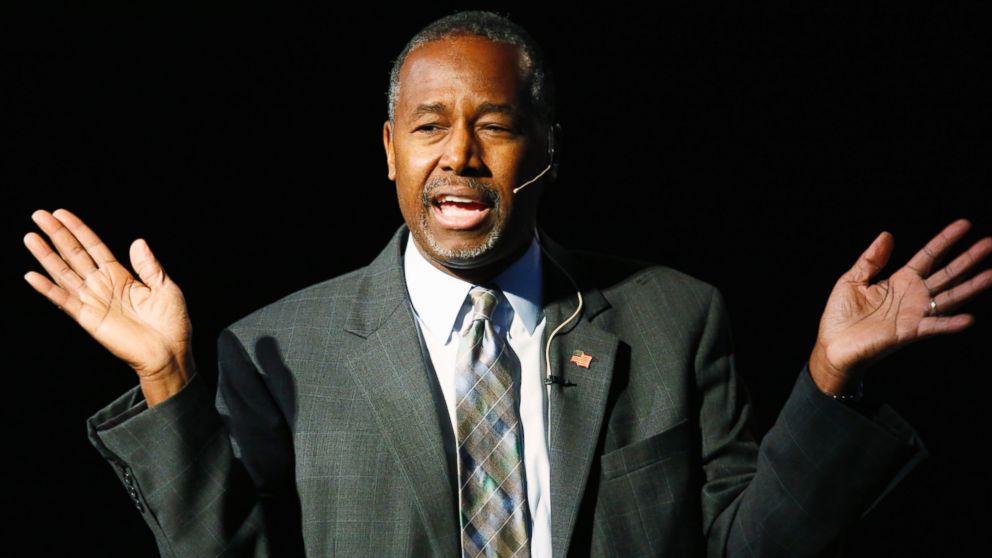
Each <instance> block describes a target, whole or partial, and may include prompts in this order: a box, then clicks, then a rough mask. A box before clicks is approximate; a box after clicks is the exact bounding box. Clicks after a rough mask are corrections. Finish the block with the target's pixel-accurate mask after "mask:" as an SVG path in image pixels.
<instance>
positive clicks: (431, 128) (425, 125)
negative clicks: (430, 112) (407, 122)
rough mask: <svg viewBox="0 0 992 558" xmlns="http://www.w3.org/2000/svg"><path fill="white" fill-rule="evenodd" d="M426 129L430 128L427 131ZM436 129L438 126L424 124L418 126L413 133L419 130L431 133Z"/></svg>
mask: <svg viewBox="0 0 992 558" xmlns="http://www.w3.org/2000/svg"><path fill="white" fill-rule="evenodd" d="M428 128H430V129H429V130H428ZM437 128H438V126H436V125H434V124H424V125H423V126H418V127H417V128H416V129H415V130H414V131H415V132H419V131H421V130H424V131H426V132H433V131H434V130H436V129H437Z"/></svg>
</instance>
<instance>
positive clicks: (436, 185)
mask: <svg viewBox="0 0 992 558" xmlns="http://www.w3.org/2000/svg"><path fill="white" fill-rule="evenodd" d="M446 186H464V187H466V188H470V189H472V190H475V191H476V192H479V193H480V194H481V195H482V196H483V197H484V198H485V199H487V200H488V201H489V202H490V205H492V206H493V207H494V208H495V207H498V206H499V200H500V196H499V190H497V189H496V188H493V187H492V186H489V185H487V184H486V183H485V182H482V181H481V180H479V179H477V178H474V177H467V178H465V179H464V180H451V179H448V178H432V179H431V180H428V181H427V184H425V185H424V190H423V191H422V192H421V194H420V201H421V202H423V204H424V207H430V205H431V198H433V197H434V193H435V192H436V191H437V190H438V189H440V188H444V187H446Z"/></svg>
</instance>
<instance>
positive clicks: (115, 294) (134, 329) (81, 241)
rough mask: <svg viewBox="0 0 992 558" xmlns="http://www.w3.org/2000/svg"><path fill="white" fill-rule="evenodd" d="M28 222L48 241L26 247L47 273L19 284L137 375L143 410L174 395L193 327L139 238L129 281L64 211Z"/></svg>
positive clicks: (186, 367) (28, 241) (189, 368)
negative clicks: (47, 237) (49, 303)
mask: <svg viewBox="0 0 992 558" xmlns="http://www.w3.org/2000/svg"><path fill="white" fill-rule="evenodd" d="M31 218H32V219H33V220H34V222H35V223H37V224H38V226H39V227H41V229H42V230H43V231H44V232H45V233H46V234H47V235H48V236H49V238H51V240H52V242H53V243H54V245H55V247H56V248H57V249H58V252H57V253H56V252H55V251H53V250H52V249H51V248H50V247H49V246H48V243H47V242H45V240H44V239H43V238H42V237H41V235H39V234H37V233H34V232H30V233H28V234H26V235H25V236H24V244H25V245H26V246H27V247H28V250H30V251H31V254H33V255H34V257H35V258H37V260H38V261H39V262H40V263H41V265H42V266H43V267H44V268H45V270H46V271H48V273H49V275H51V277H52V280H54V282H53V281H52V280H50V279H49V278H48V277H46V276H45V275H44V274H42V273H38V272H36V271H29V272H28V273H27V274H26V275H25V276H24V279H25V280H26V281H27V282H28V283H29V284H30V285H31V286H32V287H33V288H34V289H35V290H36V291H38V292H39V293H41V294H43V295H44V296H45V297H46V298H48V300H50V301H51V302H52V303H53V304H55V305H56V306H57V307H58V308H60V309H61V310H62V311H63V312H65V313H66V314H68V315H69V316H71V317H72V318H73V319H74V320H76V322H77V323H79V325H80V326H82V328H83V329H84V330H86V332H87V333H89V334H90V335H91V336H93V338H94V339H96V340H97V341H98V342H99V343H100V344H101V345H103V346H104V347H106V348H107V349H108V350H109V351H110V352H111V353H113V354H114V355H115V356H117V357H118V358H120V359H121V360H123V361H124V362H126V363H127V364H128V365H129V366H131V368H133V369H134V370H135V372H137V374H138V377H139V380H140V383H141V388H142V391H143V392H144V394H145V399H146V400H147V402H148V405H149V406H153V405H155V404H157V403H159V402H160V401H162V400H164V399H167V398H168V397H169V396H171V395H172V394H174V393H175V392H177V391H179V389H180V388H181V387H182V386H183V385H185V383H186V382H187V381H188V380H189V378H190V377H191V376H192V374H193V373H194V371H195V367H194V363H193V358H192V331H193V328H192V324H191V323H190V319H189V315H188V312H187V309H186V299H185V298H184V297H183V293H182V291H180V290H179V287H178V286H177V285H176V284H175V283H173V282H172V280H171V279H170V278H169V276H168V275H167V274H166V273H165V270H164V269H162V266H161V265H160V264H159V262H158V260H157V259H156V258H155V256H154V254H152V251H151V249H150V248H149V247H148V244H147V243H146V242H145V241H144V240H143V239H137V240H135V241H134V242H133V243H131V249H130V256H131V265H132V267H133V268H134V269H135V271H137V272H138V277H139V278H140V281H139V280H137V279H135V278H134V276H133V275H131V272H130V271H128V269H127V268H126V267H124V266H123V265H121V264H120V263H119V262H118V261H117V259H116V258H115V257H114V255H113V254H112V253H111V251H110V249H109V248H107V246H106V245H105V244H104V243H103V241H101V240H100V238H99V237H98V236H97V235H96V233H94V232H93V231H92V230H91V229H90V228H89V227H88V226H86V224H85V223H83V221H82V220H80V219H79V218H78V217H76V216H75V215H73V214H72V213H70V212H69V211H67V210H65V209H57V210H55V212H54V213H49V212H47V211H45V210H43V209H39V210H37V211H35V212H34V213H33V214H32V215H31Z"/></svg>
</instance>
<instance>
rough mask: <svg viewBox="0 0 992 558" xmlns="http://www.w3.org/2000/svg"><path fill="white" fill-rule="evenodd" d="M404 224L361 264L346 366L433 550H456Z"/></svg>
mask: <svg viewBox="0 0 992 558" xmlns="http://www.w3.org/2000/svg"><path fill="white" fill-rule="evenodd" d="M407 231H408V229H407V228H406V226H405V225H402V226H400V228H399V229H397V231H396V233H395V234H394V235H393V238H392V240H391V241H390V242H389V244H388V245H387V246H386V248H385V249H383V251H382V252H381V253H380V254H379V256H377V257H376V259H375V260H373V261H372V263H371V264H369V266H368V267H367V268H366V271H365V275H364V278H363V279H362V284H361V286H360V288H359V292H358V293H357V296H356V298H355V302H354V305H353V307H352V310H351V314H350V315H349V317H348V319H347V322H346V325H345V329H346V330H347V331H350V332H352V333H355V334H356V335H359V336H361V337H363V338H364V339H365V341H364V343H362V344H361V346H360V347H359V349H358V350H357V351H355V352H354V353H352V354H351V355H349V356H348V357H347V359H346V362H345V364H346V366H347V368H348V370H349V371H350V372H351V375H352V378H353V379H354V380H355V382H356V383H357V384H358V385H359V386H361V388H362V390H363V391H364V393H365V395H366V397H367V398H368V402H369V404H370V405H371V406H372V409H373V412H374V414H375V416H376V418H377V420H378V422H379V425H380V426H381V428H382V433H383V436H384V437H385V439H386V441H387V443H388V444H389V447H390V449H391V451H392V453H393V455H394V456H395V457H396V463H397V464H398V465H399V468H400V471H399V472H400V473H401V474H403V475H404V477H405V480H406V482H407V485H408V486H409V488H410V490H411V492H412V493H413V495H414V499H415V500H416V502H417V507H418V509H419V511H420V516H421V519H422V520H423V522H424V525H426V527H427V530H428V531H429V533H430V537H431V541H432V543H433V544H434V545H435V552H436V554H437V555H438V556H455V555H457V554H458V553H459V550H458V549H459V545H460V531H459V526H458V525H457V523H456V521H455V519H456V517H457V507H456V503H457V502H456V495H455V494H453V493H452V488H451V484H450V483H449V479H450V478H451V475H453V474H455V473H454V472H452V471H449V470H448V462H447V459H446V453H445V447H444V443H445V442H444V440H443V438H442V434H441V427H440V423H439V421H440V420H446V421H447V420H449V419H448V417H447V415H445V416H443V417H441V416H439V415H438V410H437V408H436V407H435V404H434V399H433V393H432V387H431V382H432V381H434V380H433V379H432V378H431V377H430V375H429V374H430V370H429V369H428V368H427V363H426V362H425V361H424V358H423V355H422V353H421V345H420V339H419V336H418V334H417V324H416V321H415V318H414V316H413V314H412V313H411V310H410V307H409V295H408V292H407V288H406V280H405V277H404V275H403V265H402V257H403V247H404V245H405V244H406V242H405V241H406V235H407Z"/></svg>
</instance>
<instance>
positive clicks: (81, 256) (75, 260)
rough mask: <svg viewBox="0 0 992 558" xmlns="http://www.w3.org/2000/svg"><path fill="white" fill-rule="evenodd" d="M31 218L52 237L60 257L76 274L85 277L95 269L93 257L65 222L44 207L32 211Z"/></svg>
mask: <svg viewBox="0 0 992 558" xmlns="http://www.w3.org/2000/svg"><path fill="white" fill-rule="evenodd" d="M56 211H57V210H56ZM31 219H33V220H34V222H35V223H38V226H39V227H41V230H43V231H45V234H47V235H48V237H49V238H51V239H52V244H54V245H55V247H56V248H57V249H58V251H59V254H61V256H62V259H63V260H65V262H66V263H67V264H69V266H70V267H71V268H72V270H73V271H75V272H76V274H77V275H79V276H80V277H83V278H85V277H86V276H87V275H88V274H89V273H90V272H91V271H93V270H95V269H97V266H96V263H94V262H93V258H91V257H90V255H89V253H87V252H86V249H85V248H83V245H82V244H80V243H79V240H78V239H76V235H74V234H72V231H70V230H69V228H68V227H66V226H65V223H63V222H62V221H60V220H59V219H58V218H56V217H55V216H54V215H52V214H51V213H49V212H47V211H45V210H44V209H39V210H37V211H35V212H34V213H32V214H31Z"/></svg>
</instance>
